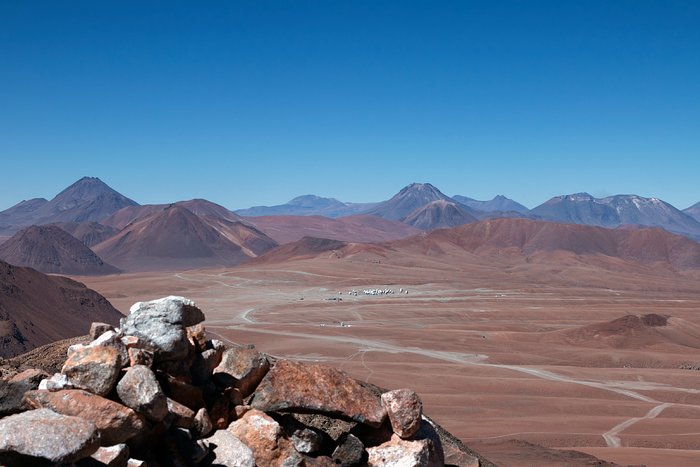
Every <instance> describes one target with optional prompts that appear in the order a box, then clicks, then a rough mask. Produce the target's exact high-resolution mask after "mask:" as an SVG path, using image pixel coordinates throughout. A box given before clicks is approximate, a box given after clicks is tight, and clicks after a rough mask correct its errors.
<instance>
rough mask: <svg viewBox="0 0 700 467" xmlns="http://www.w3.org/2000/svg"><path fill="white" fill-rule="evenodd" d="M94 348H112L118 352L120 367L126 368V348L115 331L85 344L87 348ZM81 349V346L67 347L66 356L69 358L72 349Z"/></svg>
mask: <svg viewBox="0 0 700 467" xmlns="http://www.w3.org/2000/svg"><path fill="white" fill-rule="evenodd" d="M96 346H105V347H114V349H116V350H117V352H119V356H120V358H121V360H120V362H119V363H120V365H121V366H122V367H124V366H127V365H128V364H129V353H128V351H127V347H126V346H125V345H124V343H123V342H122V339H121V336H120V335H119V334H118V333H117V332H116V331H107V332H105V333H103V334H102V335H100V336H98V337H97V339H95V340H94V341H92V342H90V343H89V344H87V347H96ZM80 347H83V346H82V345H80V344H78V345H72V346H70V347H68V356H69V357H70V355H71V352H72V351H73V349H74V348H80Z"/></svg>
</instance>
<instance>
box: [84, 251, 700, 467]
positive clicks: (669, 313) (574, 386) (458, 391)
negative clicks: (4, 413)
mask: <svg viewBox="0 0 700 467" xmlns="http://www.w3.org/2000/svg"><path fill="white" fill-rule="evenodd" d="M564 259H565V260H566V261H563V260H562V259H561V258H560V259H559V260H557V261H556V262H547V261H542V262H540V261H534V262H523V261H521V260H520V259H518V260H512V261H511V260H509V259H508V258H505V259H494V258H481V257H473V258H472V259H471V260H469V259H466V257H458V256H455V257H454V259H452V260H450V259H449V256H448V257H441V258H440V259H437V258H435V259H430V258H428V257H427V256H420V255H410V254H406V255H404V256H400V255H399V254H398V253H397V254H396V255H394V256H389V257H383V256H381V255H377V254H373V253H371V252H359V253H357V254H355V255H346V256H343V257H341V258H338V257H337V255H334V254H332V253H326V254H322V255H320V256H318V257H316V258H310V259H303V260H286V261H284V262H280V263H272V264H264V263H259V264H248V265H243V266H239V267H236V268H231V269H211V270H196V271H189V272H179V273H166V272H162V273H148V274H146V273H142V274H125V275H120V276H108V277H81V278H79V280H81V281H83V282H85V283H86V284H87V285H88V286H89V287H91V288H93V289H95V290H97V291H98V292H100V293H102V294H104V295H105V296H106V297H107V298H108V299H109V300H110V301H111V302H112V303H113V304H114V305H115V306H116V307H117V308H118V309H120V310H121V311H123V312H126V311H127V310H128V308H129V306H130V305H131V304H132V303H133V302H135V301H138V300H145V299H151V298H154V297H159V296H164V295H169V294H178V295H184V296H187V297H189V298H192V299H194V300H196V301H197V302H198V303H199V304H200V305H201V306H202V308H203V309H204V310H205V312H206V314H207V323H206V324H207V328H208V329H209V330H210V331H211V332H212V333H214V334H216V335H217V336H219V337H220V338H222V339H225V340H227V341H230V342H237V343H254V344H255V345H256V346H257V347H258V348H259V349H261V350H263V351H265V352H267V353H270V354H272V355H276V356H285V357H291V358H296V359H301V360H310V361H326V362H329V363H331V364H333V365H336V366H338V367H341V368H343V369H344V370H347V371H348V372H350V373H351V374H352V375H354V376H355V377H357V378H359V379H362V380H366V381H369V382H372V383H374V384H377V385H380V386H390V387H397V386H407V387H411V388H414V389H415V390H416V391H417V392H418V393H419V394H420V395H421V396H422V398H423V401H424V404H425V410H426V413H428V414H429V415H430V416H431V417H433V418H434V419H435V420H436V421H437V422H438V423H440V424H441V425H443V426H444V427H445V428H446V429H448V430H449V431H450V432H452V433H453V434H454V435H456V436H457V437H459V438H460V439H462V440H463V441H464V442H465V443H466V444H467V445H468V446H470V447H472V448H474V449H476V450H477V451H479V452H481V453H482V454H484V455H485V456H486V457H488V458H489V459H491V460H493V461H494V462H496V463H497V464H498V465H564V464H567V463H568V465H592V464H589V462H590V458H588V457H586V459H588V460H586V461H585V462H584V461H583V460H581V459H583V458H582V457H577V456H578V455H577V454H576V453H571V452H570V450H572V449H573V450H576V451H580V452H585V453H588V454H592V455H595V456H597V457H598V458H600V459H604V460H607V461H614V462H618V463H621V464H646V465H649V466H654V465H658V466H668V465H676V466H682V465H698V464H699V463H700V430H698V428H697V427H698V425H699V423H700V371H698V370H696V369H693V368H700V348H698V347H699V346H700V344H699V343H700V338H698V336H696V333H695V330H696V329H697V326H698V325H700V316H699V315H698V310H700V281H699V280H698V277H697V275H694V276H693V275H691V274H686V275H679V274H673V273H671V272H669V271H668V270H662V271H659V273H658V274H657V273H656V272H655V271H654V269H653V268H652V267H646V266H645V267H641V266H640V267H639V268H630V267H628V265H620V267H611V266H610V264H607V265H606V268H605V269H604V268H601V267H598V266H597V265H596V264H595V262H591V261H587V262H577V261H575V258H573V257H572V258H568V257H567V258H564ZM368 288H376V289H393V290H394V291H395V292H396V293H394V294H389V295H377V296H372V295H364V294H363V289H368ZM401 288H403V289H408V294H405V293H399V289H401ZM350 290H357V291H359V293H358V295H357V296H355V295H349V294H348V292H349V291H350ZM338 292H342V294H339V293H338ZM341 299H342V300H341ZM647 314H657V315H659V316H662V317H670V318H669V319H667V321H666V322H665V325H664V326H662V327H661V326H659V325H662V324H664V320H663V319H657V318H649V319H642V318H640V319H634V318H626V319H623V320H620V318H623V317H625V316H627V315H639V316H643V315H647ZM616 320H617V321H616ZM640 323H641V324H640ZM645 323H647V324H652V326H648V325H646V324H645ZM516 440H517V441H516ZM547 448H550V449H547ZM584 457H585V456H584Z"/></svg>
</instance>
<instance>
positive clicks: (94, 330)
mask: <svg viewBox="0 0 700 467" xmlns="http://www.w3.org/2000/svg"><path fill="white" fill-rule="evenodd" d="M107 331H114V326H112V325H111V324H107V323H92V324H91V325H90V338H91V339H93V340H95V339H97V338H98V337H100V336H101V335H102V334H104V333H105V332H107Z"/></svg>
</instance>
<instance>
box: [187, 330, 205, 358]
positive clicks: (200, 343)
mask: <svg viewBox="0 0 700 467" xmlns="http://www.w3.org/2000/svg"><path fill="white" fill-rule="evenodd" d="M187 338H188V339H189V341H190V343H191V344H192V345H193V346H194V348H195V349H196V350H197V352H204V351H205V350H206V349H207V331H206V329H205V328H204V324H202V323H199V324H195V325H194V326H190V327H188V328H187Z"/></svg>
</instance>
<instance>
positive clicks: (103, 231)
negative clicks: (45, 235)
mask: <svg viewBox="0 0 700 467" xmlns="http://www.w3.org/2000/svg"><path fill="white" fill-rule="evenodd" d="M51 225H55V226H56V227H58V228H60V229H61V230H64V231H66V232H68V233H69V234H71V235H72V236H73V237H75V238H77V239H78V240H80V241H81V242H83V243H84V244H85V245H87V246H88V247H91V246H94V245H97V244H98V243H101V242H104V241H105V240H107V239H108V238H110V237H114V236H115V235H116V234H117V232H119V230H118V229H115V228H113V227H109V226H107V225H102V224H100V223H98V222H57V223H55V224H51Z"/></svg>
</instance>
